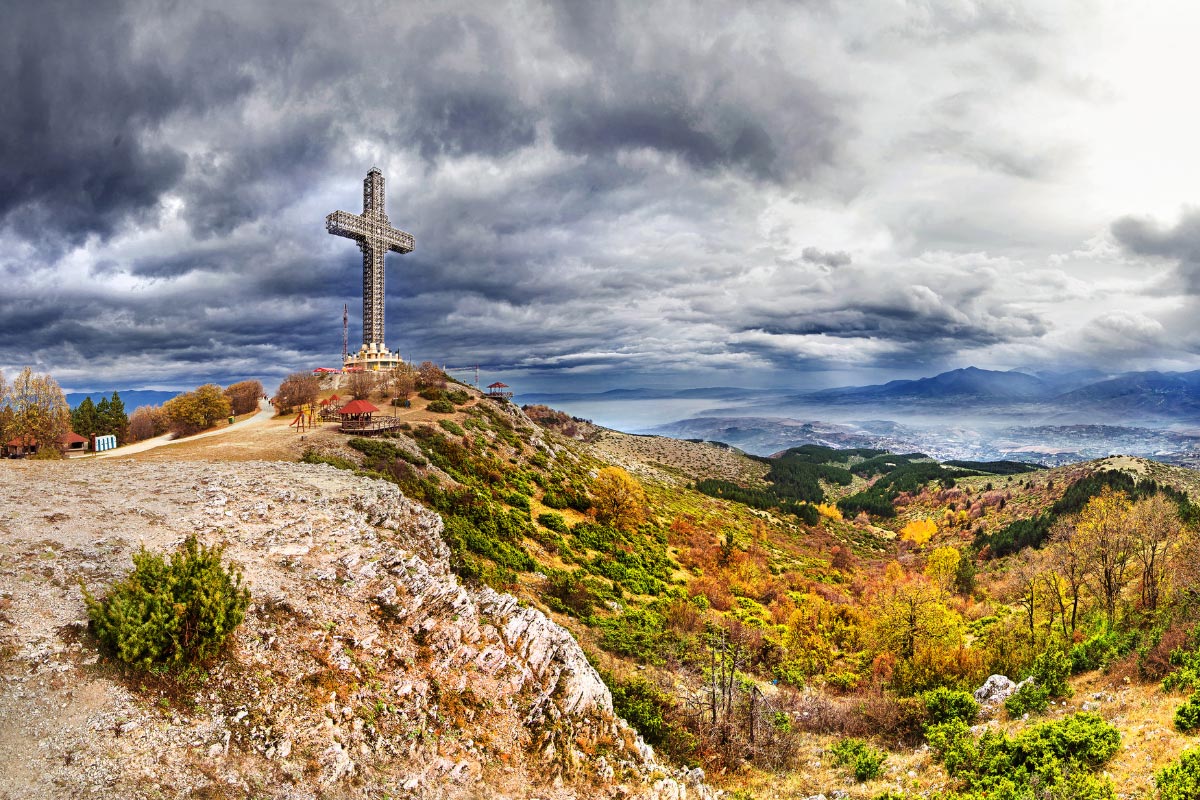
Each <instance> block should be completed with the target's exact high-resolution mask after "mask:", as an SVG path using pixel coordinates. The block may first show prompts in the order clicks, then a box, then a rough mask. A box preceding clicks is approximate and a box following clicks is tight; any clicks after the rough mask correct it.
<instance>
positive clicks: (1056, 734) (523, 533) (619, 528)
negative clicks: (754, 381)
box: [306, 394, 1200, 798]
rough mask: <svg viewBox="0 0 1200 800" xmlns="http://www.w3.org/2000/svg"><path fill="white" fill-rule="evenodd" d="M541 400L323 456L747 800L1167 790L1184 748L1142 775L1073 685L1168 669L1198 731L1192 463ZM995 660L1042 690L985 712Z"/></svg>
mask: <svg viewBox="0 0 1200 800" xmlns="http://www.w3.org/2000/svg"><path fill="white" fill-rule="evenodd" d="M456 399H457V400H461V399H462V395H461V394H460V395H459V396H458V397H457V398H456ZM526 410H527V412H528V414H526V413H522V412H521V411H519V410H517V409H515V408H514V407H512V406H510V405H507V404H497V403H494V402H490V401H485V400H482V399H480V400H476V399H475V397H474V396H473V395H472V396H471V397H470V399H469V400H468V401H466V402H463V403H457V404H454V413H453V414H452V415H448V416H447V418H446V419H445V420H441V421H440V423H439V424H438V425H437V426H433V425H420V426H415V427H411V428H410V429H409V430H406V431H402V432H401V433H399V434H397V435H396V437H395V438H392V439H380V440H351V441H350V442H349V449H346V450H343V451H342V452H335V451H333V450H329V449H325V450H323V451H321V452H317V451H313V452H311V453H310V454H309V455H308V456H307V457H306V458H307V460H310V461H321V462H326V463H332V464H335V465H337V466H341V467H344V468H349V469H356V470H359V471H361V472H364V473H366V474H370V475H373V476H377V477H385V478H386V479H388V480H391V481H394V482H396V483H397V484H399V485H400V487H401V488H402V489H403V490H404V492H405V493H406V494H408V495H409V496H411V497H413V498H416V499H419V500H421V501H422V502H424V503H426V504H428V505H430V506H431V507H433V508H435V509H437V510H438V511H440V512H441V513H442V514H443V517H444V518H445V521H446V534H447V538H448V541H449V543H450V545H451V548H452V550H453V554H454V555H453V558H454V563H455V565H456V569H457V570H458V572H459V574H460V576H461V577H462V578H463V579H465V580H468V581H476V582H482V583H487V584H490V585H493V586H495V587H497V588H500V589H503V590H506V591H511V592H514V593H516V594H517V595H518V596H520V597H522V598H524V599H525V600H526V601H527V602H530V603H533V604H536V605H538V606H539V607H541V608H543V609H545V610H546V611H547V612H548V613H550V614H551V615H552V616H554V618H555V619H556V620H558V621H560V622H561V623H562V624H564V625H566V626H567V627H568V628H570V629H571V630H572V631H573V632H574V633H575V634H576V636H577V637H578V639H579V640H580V642H581V643H582V644H583V645H584V647H585V648H586V649H587V650H588V652H589V653H590V654H591V657H592V658H593V660H594V662H595V664H596V665H597V666H598V667H599V668H600V670H601V672H602V674H603V675H604V677H605V679H606V680H607V681H608V683H609V684H610V687H611V688H612V690H613V693H614V698H615V700H616V705H617V710H618V712H619V713H621V714H622V715H623V716H624V717H625V718H626V719H628V720H629V721H630V722H631V723H633V724H634V725H635V726H636V727H637V728H638V729H639V730H640V731H641V732H642V734H643V736H644V737H645V738H646V740H647V741H648V742H650V743H651V744H653V745H655V747H656V748H657V749H658V750H659V751H660V752H661V753H665V754H666V755H668V756H669V757H670V758H672V759H674V760H676V761H678V762H681V763H684V764H689V765H700V766H703V767H704V768H705V769H706V770H708V773H709V775H710V778H711V779H713V780H714V782H716V783H717V784H720V785H724V786H725V787H726V788H730V789H736V790H737V791H740V792H742V793H743V795H741V796H758V794H759V793H763V796H773V790H769V789H768V788H767V787H770V786H776V785H778V784H777V783H776V782H777V781H778V780H783V781H784V784H783V785H784V786H787V787H790V789H789V791H794V792H799V793H801V796H804V793H807V794H816V793H818V792H821V791H831V790H834V789H841V790H844V791H848V792H849V793H850V794H851V796H854V797H871V798H873V797H877V796H884V797H892V798H896V797H904V796H908V795H910V794H911V795H912V796H922V795H925V796H928V795H929V794H930V793H931V792H933V791H935V790H936V791H940V792H943V794H940V795H939V796H940V797H944V798H975V797H979V798H982V797H1012V798H1024V797H1035V796H1036V797H1050V796H1053V797H1064V798H1065V797H1081V798H1082V797H1087V798H1091V797H1097V798H1103V797H1113V796H1115V795H1114V792H1115V791H1117V790H1118V789H1119V790H1120V791H1121V792H1122V793H1124V794H1129V793H1130V792H1133V791H1134V789H1136V792H1151V795H1150V796H1153V794H1152V792H1153V791H1154V790H1153V789H1152V786H1153V780H1152V777H1153V773H1154V772H1155V771H1157V770H1161V769H1163V768H1166V767H1167V766H1168V765H1169V764H1171V763H1172V762H1173V761H1174V760H1175V759H1178V757H1179V756H1180V750H1182V747H1175V748H1168V749H1166V750H1164V749H1162V748H1159V749H1157V750H1155V751H1154V753H1153V755H1152V756H1147V758H1148V759H1149V765H1150V767H1152V769H1149V770H1148V769H1146V764H1145V763H1142V764H1141V766H1140V767H1139V768H1138V769H1137V770H1133V771H1130V772H1128V774H1125V773H1122V772H1121V771H1120V769H1118V766H1117V765H1119V764H1121V763H1122V761H1121V759H1122V758H1123V756H1122V755H1121V754H1122V753H1124V752H1125V751H1124V750H1122V749H1121V748H1122V747H1124V746H1125V745H1124V744H1123V743H1122V742H1123V741H1124V740H1122V738H1121V736H1120V732H1119V731H1118V728H1117V727H1114V724H1113V721H1112V720H1111V719H1109V717H1108V716H1106V715H1105V714H1104V710H1103V709H1101V708H1099V706H1098V701H1094V700H1089V699H1087V698H1086V697H1074V698H1073V697H1072V687H1073V686H1074V685H1082V684H1080V681H1084V682H1088V685H1089V686H1100V687H1106V686H1108V685H1109V683H1108V681H1111V682H1112V685H1114V686H1117V687H1124V688H1125V689H1126V690H1128V689H1129V687H1134V688H1139V687H1140V689H1139V690H1140V691H1144V692H1150V693H1157V692H1160V691H1165V690H1164V689H1160V688H1158V683H1159V682H1160V681H1163V680H1164V679H1166V683H1165V684H1164V686H1166V687H1167V688H1169V689H1170V691H1171V692H1172V693H1173V694H1171V695H1169V696H1168V695H1164V696H1163V697H1162V698H1161V701H1160V704H1166V705H1169V706H1171V707H1172V708H1173V707H1174V706H1176V705H1181V704H1182V706H1181V707H1182V708H1183V709H1184V710H1183V711H1181V712H1180V713H1181V715H1182V716H1181V718H1180V721H1179V722H1178V723H1177V724H1178V725H1179V726H1180V727H1179V731H1182V730H1185V729H1188V730H1190V728H1192V727H1196V726H1197V723H1196V721H1195V720H1196V719H1200V712H1195V713H1193V712H1192V711H1189V710H1187V709H1190V708H1192V705H1191V701H1187V702H1184V698H1183V696H1182V695H1180V692H1181V691H1190V690H1191V688H1192V686H1193V684H1195V685H1196V686H1197V687H1200V680H1198V679H1196V677H1195V674H1197V672H1198V671H1200V667H1196V666H1195V665H1194V664H1193V662H1195V663H1196V664H1200V655H1196V652H1197V650H1196V647H1197V645H1200V634H1194V633H1193V628H1194V625H1195V622H1196V620H1197V614H1198V613H1200V607H1198V606H1197V603H1196V600H1197V596H1196V594H1195V591H1194V589H1193V587H1194V586H1195V585H1197V581H1196V577H1197V576H1195V575H1194V574H1193V572H1194V570H1195V569H1196V568H1197V567H1196V566H1195V565H1196V564H1197V563H1198V562H1197V559H1195V558H1194V557H1193V554H1194V553H1196V538H1195V537H1196V529H1195V525H1196V520H1197V509H1196V506H1194V505H1193V504H1192V502H1191V499H1190V498H1191V497H1192V496H1194V493H1195V490H1196V486H1197V483H1198V482H1197V480H1196V476H1195V475H1194V474H1193V473H1190V472H1188V471H1186V470H1181V469H1178V468H1173V467H1167V466H1164V465H1160V464H1155V463H1153V462H1147V461H1142V460H1136V459H1106V460H1103V461H1098V462H1089V463H1086V464H1079V465H1074V466H1070V467H1063V468H1058V469H1052V470H1048V469H1043V468H1040V467H1038V466H1037V465H1022V464H1019V463H1015V462H948V463H945V464H938V463H936V462H935V461H933V460H932V459H929V458H926V457H924V456H923V455H921V454H892V453H886V452H882V451H877V450H876V451H868V450H861V449H860V450H848V451H838V450H831V449H829V448H821V447H815V446H809V447H804V448H797V449H794V450H789V451H787V452H785V453H783V454H780V455H778V456H777V457H775V458H771V459H759V460H752V459H749V458H747V457H745V456H743V455H741V454H738V453H737V452H736V451H732V450H730V449H729V448H727V447H725V446H723V445H719V444H712V443H703V442H676V441H673V440H664V439H659V438H656V437H624V436H623V435H621V434H615V433H613V432H602V431H600V430H599V429H596V428H595V427H594V426H591V425H589V424H587V423H586V422H585V421H582V420H576V419H572V418H570V417H567V416H566V415H563V414H560V413H557V412H553V411H551V410H549V409H546V408H544V407H532V408H528V409H526ZM533 420H537V422H538V423H539V424H537V425H535V424H534V422H533ZM601 434H603V436H604V437H607V438H606V439H605V442H606V443H605V446H604V447H600V446H599V445H598V444H593V440H597V439H598V437H600V436H601ZM614 442H617V443H618V444H619V445H620V447H618V446H617V445H615V444H614ZM618 455H619V458H618ZM617 461H619V462H620V464H621V466H616V465H615V464H616V462H617ZM739 463H740V464H741V465H742V466H738V464H739ZM698 465H710V466H709V467H703V466H698ZM706 471H707V472H709V473H711V474H706ZM737 476H741V477H737ZM735 478H736V479H735ZM989 675H1003V676H1007V677H1008V678H1011V679H1012V680H1014V681H1021V680H1023V679H1025V678H1027V677H1030V676H1033V680H1032V681H1028V682H1025V683H1022V684H1021V688H1020V690H1019V691H1017V692H1016V693H1015V694H1013V695H1012V696H1011V697H1009V698H1008V699H1007V701H1004V702H1000V701H997V702H994V703H991V704H990V707H988V706H989V704H988V703H986V702H985V704H984V705H985V708H984V709H983V710H982V712H981V711H980V709H979V708H978V704H977V703H976V700H975V699H974V698H972V696H971V692H973V691H974V690H976V689H977V688H979V687H981V686H982V685H983V684H984V683H985V681H986V680H987V679H988V676H989ZM1073 676H1078V677H1073ZM1097 681H1099V683H1097ZM1095 691H1096V692H1098V693H1103V692H1106V691H1108V689H1106V688H1098V689H1096V690H1095ZM1196 707H1200V706H1196ZM1097 711H1099V714H1097V713H1094V712H1097ZM1075 712H1080V713H1075ZM1084 712H1086V713H1084ZM1043 715H1045V716H1046V721H1045V722H1044V723H1040V724H1039V723H1038V720H1039V718H1040V717H1041V716H1043ZM987 720H990V722H988V721H987ZM980 722H986V724H985V728H984V729H982V738H981V729H979V728H973V727H971V726H973V725H976V724H977V723H980ZM1179 731H1173V730H1171V729H1169V728H1168V729H1167V731H1166V733H1167V734H1170V735H1171V736H1174V735H1176V734H1177V733H1179ZM1085 742H1086V743H1090V744H1085ZM926 744H927V745H928V746H929V747H928V749H925V748H924V747H923V745H926ZM1190 763H1191V762H1190V761H1188V762H1185V766H1183V767H1179V766H1178V765H1177V766H1176V767H1172V768H1171V769H1174V770H1175V772H1171V773H1170V774H1169V775H1168V776H1167V777H1164V778H1163V781H1164V782H1165V781H1167V780H1168V778H1169V777H1170V775H1176V774H1177V773H1178V772H1179V770H1183V771H1184V772H1187V770H1188V769H1189V768H1188V767H1187V766H1186V764H1190ZM1106 765H1107V766H1106ZM1106 770H1107V771H1108V773H1109V774H1110V775H1111V777H1106V774H1105V773H1106ZM1113 770H1117V771H1116V772H1113ZM1189 774H1190V773H1189ZM717 775H720V776H721V777H719V778H718V777H716V776H717ZM772 776H775V777H772ZM780 776H782V777H780ZM1185 779H1187V778H1186V776H1185V777H1184V778H1178V780H1185ZM1164 785H1166V784H1165V783H1164ZM886 792H891V793H892V794H890V795H888V794H886ZM1136 792H1134V793H1135V794H1136ZM1174 796H1193V795H1171V794H1163V797H1174Z"/></svg>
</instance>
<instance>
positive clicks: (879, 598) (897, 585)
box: [864, 562, 965, 661]
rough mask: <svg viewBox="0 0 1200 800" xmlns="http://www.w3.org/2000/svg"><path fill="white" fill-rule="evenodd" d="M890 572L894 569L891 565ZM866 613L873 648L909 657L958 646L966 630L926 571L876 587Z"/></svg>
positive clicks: (909, 658) (877, 650) (904, 657)
mask: <svg viewBox="0 0 1200 800" xmlns="http://www.w3.org/2000/svg"><path fill="white" fill-rule="evenodd" d="M893 563H894V562H893ZM889 567H890V565H889ZM888 574H894V573H892V572H891V570H890V569H889V571H888ZM885 578H887V574H885ZM864 616H865V617H866V618H867V619H868V620H870V622H869V625H868V640H869V642H870V645H871V649H872V650H874V651H875V652H876V653H880V652H886V653H891V654H893V655H895V656H896V657H898V658H902V659H906V660H909V661H911V660H912V659H913V657H914V656H916V655H917V653H918V652H920V651H922V650H928V649H935V650H936V649H948V648H954V647H958V646H959V645H961V644H962V637H963V633H964V631H965V627H964V625H963V621H962V617H960V616H959V615H958V614H957V613H956V612H955V611H954V610H953V609H952V608H950V607H949V606H948V605H946V603H945V594H944V593H943V592H942V591H940V590H939V589H938V588H937V587H936V586H934V585H933V584H932V583H931V582H930V581H929V580H927V579H926V578H925V576H923V575H905V576H903V577H900V578H899V580H888V581H887V583H885V584H884V585H882V586H878V587H875V590H874V591H873V592H872V593H871V596H870V600H869V601H868V604H867V612H866V614H865V615H864Z"/></svg>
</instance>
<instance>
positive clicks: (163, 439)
mask: <svg viewBox="0 0 1200 800" xmlns="http://www.w3.org/2000/svg"><path fill="white" fill-rule="evenodd" d="M258 409H259V410H258V413H257V414H255V415H254V416H252V417H247V418H246V419H243V420H241V421H239V422H235V423H233V424H232V425H226V426H225V427H224V428H216V429H214V430H211V431H205V432H204V433H197V434H196V435H195V436H186V437H184V438H182V439H173V438H171V435H170V434H165V435H163V436H155V437H154V438H153V439H145V440H143V441H140V442H134V443H133V444H127V445H125V446H124V447H118V448H116V449H115V450H105V451H104V452H103V453H97V454H96V455H94V456H92V458H118V457H121V456H128V455H133V454H134V453H144V452H145V451H147V450H153V449H155V448H157V447H163V446H165V445H171V444H183V443H185V442H193V441H195V440H197V439H205V438H208V437H210V436H221V435H222V434H226V433H229V432H230V431H234V430H241V429H243V428H247V427H250V426H253V425H261V424H262V423H264V422H267V421H269V420H270V419H272V418H273V417H274V416H275V408H274V406H272V405H271V404H270V403H269V402H267V401H266V400H259V401H258Z"/></svg>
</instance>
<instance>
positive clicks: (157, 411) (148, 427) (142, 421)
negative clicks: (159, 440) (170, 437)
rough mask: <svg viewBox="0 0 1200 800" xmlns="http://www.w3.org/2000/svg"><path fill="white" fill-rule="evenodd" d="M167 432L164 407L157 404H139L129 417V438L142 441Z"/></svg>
mask: <svg viewBox="0 0 1200 800" xmlns="http://www.w3.org/2000/svg"><path fill="white" fill-rule="evenodd" d="M166 432H167V425H166V421H165V420H164V419H163V414H162V409H161V408H158V407H157V406H138V407H137V409H136V410H135V411H134V412H133V416H131V417H130V418H129V439H130V441H134V442H140V441H142V440H143V439H150V438H153V437H155V436H160V435H162V434H164V433H166Z"/></svg>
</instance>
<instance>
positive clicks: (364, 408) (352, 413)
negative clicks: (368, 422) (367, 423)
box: [338, 400, 379, 419]
mask: <svg viewBox="0 0 1200 800" xmlns="http://www.w3.org/2000/svg"><path fill="white" fill-rule="evenodd" d="M377 411H379V409H378V408H376V407H375V406H374V405H372V404H371V403H368V402H367V401H366V400H351V401H350V402H349V403H346V405H344V406H342V407H341V408H339V409H338V413H339V414H341V415H342V419H346V418H350V419H370V418H371V415H372V414H374V413H376V412H377Z"/></svg>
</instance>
